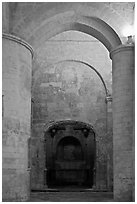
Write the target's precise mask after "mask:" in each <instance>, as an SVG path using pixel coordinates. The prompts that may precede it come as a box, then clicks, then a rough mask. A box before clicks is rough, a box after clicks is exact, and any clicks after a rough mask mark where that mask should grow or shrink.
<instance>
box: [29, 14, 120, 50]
mask: <svg viewBox="0 0 137 204" xmlns="http://www.w3.org/2000/svg"><path fill="white" fill-rule="evenodd" d="M69 30H75V31H79V32H83V33H86V34H88V35H91V36H93V37H95V38H96V39H98V40H99V41H100V42H101V43H102V44H103V45H104V46H105V47H106V48H107V50H108V51H109V52H110V51H111V50H113V49H114V48H116V47H117V46H119V45H120V44H121V40H120V38H119V36H118V35H117V33H116V32H115V31H114V30H113V29H112V28H111V27H110V26H109V25H108V24H107V23H106V22H104V21H103V20H101V19H99V18H97V17H89V16H79V15H74V14H69V15H67V12H66V13H63V14H58V15H56V16H54V17H52V18H51V19H48V22H43V24H42V25H41V26H40V27H39V28H38V29H37V30H36V31H35V33H34V36H33V38H32V39H29V41H30V43H31V44H34V45H33V46H34V47H35V48H36V49H37V48H38V47H40V46H41V45H42V44H43V42H44V41H46V40H48V39H49V38H51V37H53V36H55V35H57V34H59V33H62V32H65V31H69ZM34 38H35V42H36V41H37V40H38V43H37V42H36V43H35V42H34V40H33V39H34ZM36 39H37V40H36Z"/></svg>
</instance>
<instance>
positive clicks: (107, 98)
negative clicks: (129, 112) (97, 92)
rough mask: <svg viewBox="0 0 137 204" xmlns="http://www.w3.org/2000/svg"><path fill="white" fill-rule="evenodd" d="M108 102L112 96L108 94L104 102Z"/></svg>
mask: <svg viewBox="0 0 137 204" xmlns="http://www.w3.org/2000/svg"><path fill="white" fill-rule="evenodd" d="M108 102H112V96H111V95H109V96H106V103H108Z"/></svg>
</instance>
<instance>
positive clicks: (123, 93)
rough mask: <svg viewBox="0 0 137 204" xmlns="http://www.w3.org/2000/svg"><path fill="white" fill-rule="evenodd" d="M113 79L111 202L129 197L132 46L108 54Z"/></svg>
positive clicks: (130, 175) (132, 89)
mask: <svg viewBox="0 0 137 204" xmlns="http://www.w3.org/2000/svg"><path fill="white" fill-rule="evenodd" d="M110 56H111V59H112V78H113V165H114V166H113V170H114V172H113V174H114V201H120V202H122V201H123V202H128V201H134V200H133V196H132V195H133V191H134V190H133V189H134V186H133V180H134V175H133V171H134V170H133V163H134V151H133V147H134V133H133V129H134V46H133V45H121V46H119V47H118V48H116V49H115V50H113V51H112V52H111V54H110Z"/></svg>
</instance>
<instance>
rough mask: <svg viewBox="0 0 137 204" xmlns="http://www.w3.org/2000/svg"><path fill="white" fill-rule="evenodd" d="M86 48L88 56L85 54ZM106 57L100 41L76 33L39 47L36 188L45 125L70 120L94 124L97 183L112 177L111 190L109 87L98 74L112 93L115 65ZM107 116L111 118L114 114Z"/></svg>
mask: <svg viewBox="0 0 137 204" xmlns="http://www.w3.org/2000/svg"><path fill="white" fill-rule="evenodd" d="M62 36H63V37H64V38H61V37H62ZM60 39H62V40H64V42H63V41H61V42H60ZM65 39H67V40H68V41H67V40H66V41H65ZM76 39H77V40H76ZM86 39H87V40H88V41H89V43H88V42H86ZM71 40H73V41H74V43H75V46H74V44H73V42H71ZM89 45H90V47H89ZM95 48H96V52H95ZM99 48H101V50H102V51H101V50H100V49H99ZM84 51H85V53H86V55H84V56H83V55H82V53H83V52H84ZM103 51H104V52H103ZM90 56H91V57H90ZM106 56H107V51H106V50H105V49H104V47H103V46H101V45H100V43H98V41H96V40H95V39H94V38H91V37H88V36H87V35H84V34H79V33H78V32H67V33H66V34H61V36H56V37H55V38H53V39H51V40H50V41H48V42H47V43H46V44H45V45H43V46H42V47H41V49H39V50H38V52H37V60H36V61H35V64H34V66H33V86H32V96H33V103H32V105H33V118H32V121H33V122H32V142H31V157H32V162H31V163H32V166H31V168H32V171H31V187H32V188H43V179H44V175H43V172H44V164H43V160H44V159H45V155H44V154H45V153H44V131H45V130H44V127H45V125H46V124H50V123H51V122H56V121H60V120H66V119H70V120H78V121H83V122H87V123H89V124H91V125H93V127H94V128H95V131H96V141H97V142H96V145H97V152H96V156H97V162H96V165H97V172H96V185H97V188H99V189H106V188H108V180H109V182H110V183H111V184H110V186H111V188H112V163H111V162H110V161H112V159H111V158H112V131H111V130H112V123H111V121H109V125H108V126H109V130H110V131H109V133H108V132H107V115H108V111H107V103H106V89H105V87H104V84H103V82H102V80H101V78H100V76H99V75H101V76H102V77H103V80H104V81H105V84H106V86H107V88H108V89H109V92H110V93H111V63H110V60H109V59H107V58H108V56H107V57H106ZM67 59H68V60H67ZM74 60H77V61H74ZM78 60H80V61H78ZM100 60H101V61H100ZM82 61H86V62H88V63H89V64H90V65H91V66H94V67H92V68H90V67H89V66H87V65H85V64H83V63H82ZM100 62H101V63H100ZM97 72H98V73H99V74H97ZM110 109H111V107H110ZM109 114H110V119H111V117H112V112H110V113H109ZM108 171H109V173H108ZM107 174H108V175H109V176H107ZM110 177H111V178H110ZM110 180H111V181H110Z"/></svg>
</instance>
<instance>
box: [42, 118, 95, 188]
mask: <svg viewBox="0 0 137 204" xmlns="http://www.w3.org/2000/svg"><path fill="white" fill-rule="evenodd" d="M45 137H46V147H45V153H46V163H45V165H46V175H45V179H46V183H47V185H48V187H70V186H71V187H72V186H73V187H93V185H94V184H95V172H94V171H95V155H96V142H95V132H94V131H93V129H92V128H91V126H90V125H87V124H86V123H81V122H78V121H77V122H76V121H62V122H58V123H56V124H54V125H52V126H51V127H50V128H49V129H48V130H47V131H46V132H45Z"/></svg>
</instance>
